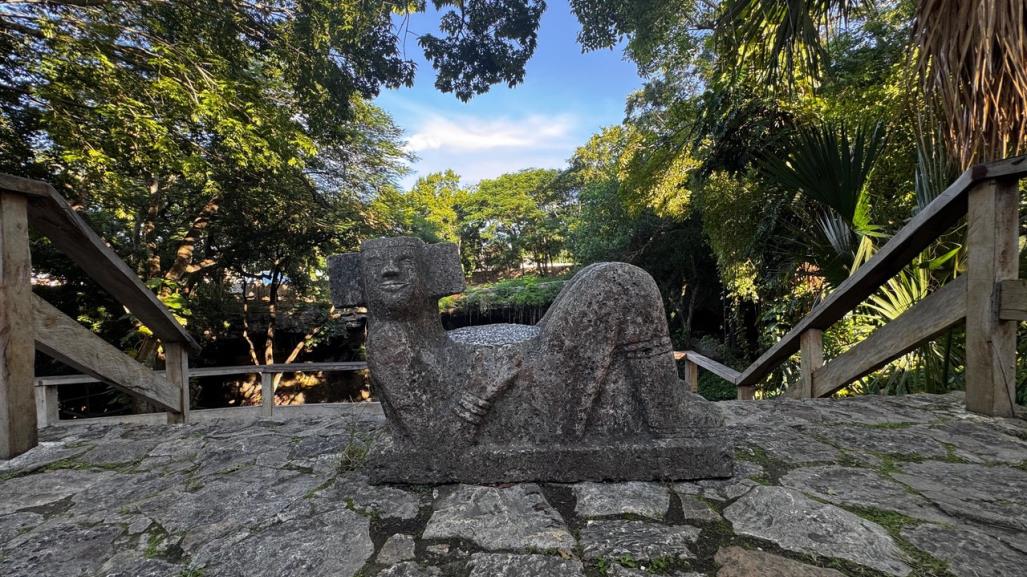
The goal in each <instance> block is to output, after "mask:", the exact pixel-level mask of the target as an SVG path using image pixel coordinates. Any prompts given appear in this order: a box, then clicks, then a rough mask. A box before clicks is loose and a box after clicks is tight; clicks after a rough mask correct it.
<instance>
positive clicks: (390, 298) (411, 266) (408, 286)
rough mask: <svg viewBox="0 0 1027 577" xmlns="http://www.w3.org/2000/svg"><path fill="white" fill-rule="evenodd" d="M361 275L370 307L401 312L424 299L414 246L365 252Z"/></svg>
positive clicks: (392, 247)
mask: <svg viewBox="0 0 1027 577" xmlns="http://www.w3.org/2000/svg"><path fill="white" fill-rule="evenodd" d="M363 257H364V274H365V275H366V276H365V279H366V281H365V282H366V284H365V285H364V287H365V290H366V291H367V296H368V301H369V303H368V304H370V305H371V306H372V307H374V308H376V309H379V310H386V311H402V310H407V309H409V308H411V307H413V306H416V305H417V304H418V303H419V301H421V300H423V299H422V297H423V289H422V286H421V285H422V284H423V283H422V282H421V279H420V274H419V271H418V257H419V251H418V250H417V247H416V246H390V247H382V248H376V249H372V250H369V251H366V252H364V254H363Z"/></svg>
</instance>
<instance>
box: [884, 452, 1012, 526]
mask: <svg viewBox="0 0 1027 577" xmlns="http://www.w3.org/2000/svg"><path fill="white" fill-rule="evenodd" d="M892 478H894V479H895V480H897V481H899V482H901V483H904V484H905V485H908V486H909V487H911V488H912V489H913V490H914V491H916V492H917V493H920V494H921V495H923V496H924V497H926V498H927V499H928V500H930V501H931V502H933V503H934V504H935V505H937V506H938V507H939V508H940V509H941V510H942V511H944V512H945V513H948V514H949V515H952V516H955V517H960V518H962V519H965V520H968V521H973V522H976V523H980V524H981V525H982V526H995V527H1001V528H1005V529H1008V530H1012V531H1027V502H1025V501H1024V499H1023V495H1024V490H1025V488H1027V471H1024V470H1022V469H1014V468H1012V467H1003V466H993V467H986V466H983V465H974V464H966V463H941V462H935V461H927V462H923V463H904V464H903V465H901V467H900V472H897V473H892Z"/></svg>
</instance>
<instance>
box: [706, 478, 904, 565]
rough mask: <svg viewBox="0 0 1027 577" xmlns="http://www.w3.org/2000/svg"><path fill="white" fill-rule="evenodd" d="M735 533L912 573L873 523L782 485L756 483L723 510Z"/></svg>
mask: <svg viewBox="0 0 1027 577" xmlns="http://www.w3.org/2000/svg"><path fill="white" fill-rule="evenodd" d="M724 517H725V518H726V519H727V520H728V521H731V524H732V525H733V526H734V530H735V533H739V534H742V535H749V536H752V537H758V538H760V539H766V540H768V541H773V542H774V543H777V544H778V545H779V546H781V547H783V548H785V549H788V550H789V551H797V552H800V553H810V554H814V555H820V556H822V557H837V558H840V559H846V560H848V561H852V562H854V563H859V564H860V565H865V566H867V567H870V568H872V569H877V570H878V571H883V572H885V573H889V574H891V575H899V576H904V575H908V574H909V572H910V571H911V569H910V567H909V566H908V565H906V564H905V562H904V555H903V553H902V551H901V550H900V549H899V548H898V546H897V545H896V544H895V542H894V541H893V540H892V538H891V537H890V536H889V535H888V532H887V531H885V530H884V528H883V527H881V526H880V525H877V524H876V523H871V522H870V521H867V520H866V519H863V518H862V517H857V516H856V515H853V514H852V513H849V512H848V511H844V510H842V509H839V508H838V507H835V506H833V505H825V504H822V503H818V502H816V501H814V500H812V499H810V498H808V497H806V496H805V495H803V494H802V493H800V492H799V491H796V490H794V489H786V488H783V487H765V486H759V487H754V488H753V489H752V490H751V491H749V492H748V493H746V494H745V496H743V497H742V498H741V499H739V500H737V501H735V502H734V503H732V504H731V505H730V506H729V507H728V508H727V509H725V510H724Z"/></svg>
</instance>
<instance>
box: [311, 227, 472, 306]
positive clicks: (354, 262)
mask: <svg viewBox="0 0 1027 577" xmlns="http://www.w3.org/2000/svg"><path fill="white" fill-rule="evenodd" d="M410 248H412V249H414V254H415V255H416V257H417V263H418V267H417V269H418V280H419V282H421V283H423V285H424V287H423V288H424V293H425V294H427V295H429V296H430V297H432V298H441V297H444V296H448V295H451V294H456V293H458V292H462V291H463V290H464V288H465V285H464V272H463V269H462V268H461V266H460V249H459V248H457V246H456V245H455V244H452V243H448V242H447V243H439V244H425V243H424V241H422V240H421V239H419V238H413V237H396V238H378V239H373V240H365V241H364V242H363V243H361V245H360V252H350V253H346V254H340V255H335V256H332V257H330V258H329V259H328V271H329V276H330V278H331V285H332V302H333V303H334V304H335V306H338V307H354V306H362V305H364V304H366V303H367V287H365V281H366V279H367V278H368V275H366V274H365V270H364V266H365V264H364V262H365V259H364V258H363V255H364V254H365V253H368V252H379V251H381V252H385V253H389V252H393V251H398V250H400V249H410Z"/></svg>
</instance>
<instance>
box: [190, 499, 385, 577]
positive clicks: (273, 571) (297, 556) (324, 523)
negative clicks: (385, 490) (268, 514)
mask: <svg viewBox="0 0 1027 577" xmlns="http://www.w3.org/2000/svg"><path fill="white" fill-rule="evenodd" d="M369 527H370V522H369V521H368V520H367V519H366V518H364V517H362V516H360V515H358V514H356V513H354V512H353V511H349V510H347V509H337V510H335V511H330V512H328V513H325V514H322V515H318V516H315V517H310V518H303V519H294V520H291V521H286V522H285V523H280V524H276V525H272V526H270V527H268V528H267V529H265V530H264V531H262V532H260V533H257V534H253V535H250V536H248V537H246V538H244V539H242V540H240V541H238V542H234V543H232V542H226V544H225V546H224V547H223V548H212V549H208V550H207V551H206V557H207V558H208V559H209V562H208V564H207V566H206V567H205V568H204V573H205V574H208V575H217V576H218V577H337V576H340V575H353V574H354V573H356V572H357V570H359V569H360V568H361V567H363V566H364V564H365V563H366V562H367V560H368V558H370V557H371V555H372V554H373V553H374V544H373V543H372V542H371V537H370V535H369V534H368V529H369Z"/></svg>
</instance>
